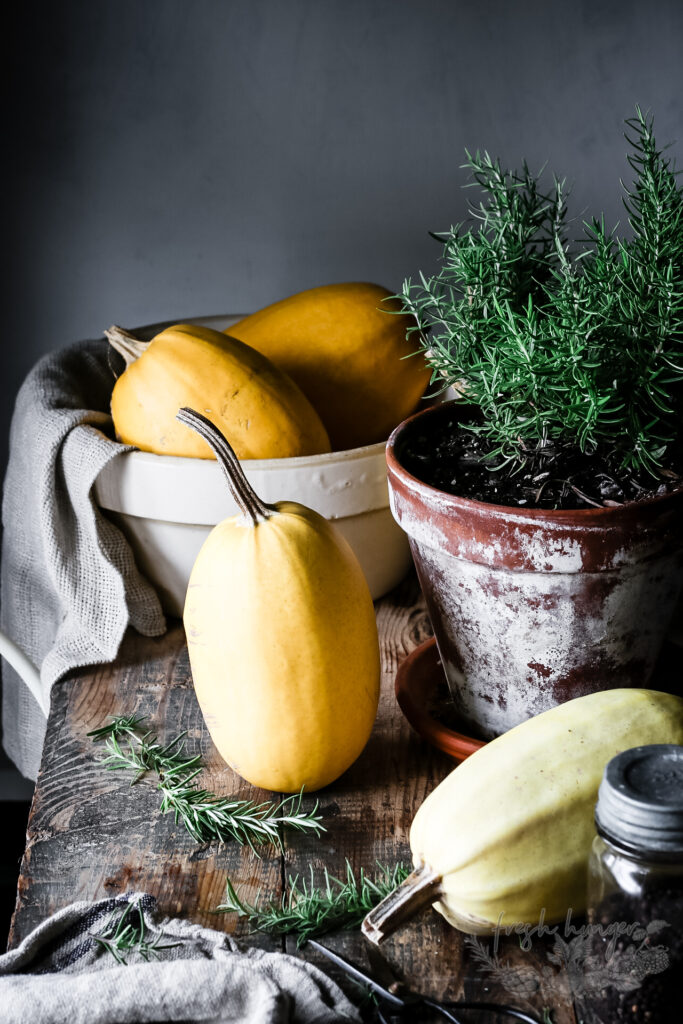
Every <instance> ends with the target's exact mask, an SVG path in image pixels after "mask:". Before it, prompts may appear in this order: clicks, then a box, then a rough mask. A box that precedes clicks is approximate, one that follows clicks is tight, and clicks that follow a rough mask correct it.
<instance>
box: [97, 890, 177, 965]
mask: <svg viewBox="0 0 683 1024" xmlns="http://www.w3.org/2000/svg"><path fill="white" fill-rule="evenodd" d="M90 938H91V939H93V940H94V941H95V942H96V943H97V945H98V946H100V947H101V948H102V949H103V950H105V951H106V952H107V953H109V954H110V955H111V956H113V957H114V959H115V960H116V962H117V963H119V964H123V965H127V964H128V960H127V959H126V954H128V955H130V954H137V955H138V956H141V957H142V958H143V960H158V959H159V951H160V950H163V949H175V948H176V946H179V945H180V943H179V942H162V941H161V935H157V936H156V937H155V938H154V939H152V940H151V941H150V940H149V939H148V937H147V933H146V929H145V919H144V917H143V914H142V910H141V909H140V903H139V900H135V902H132V903H128V904H127V905H126V906H125V908H124V909H123V911H122V912H121V913H119V911H117V910H115V911H114V912H113V913H112V915H111V917H110V918H109V920H108V921H107V923H106V925H105V926H104V928H103V929H102V931H101V932H95V933H93V932H91V933H90Z"/></svg>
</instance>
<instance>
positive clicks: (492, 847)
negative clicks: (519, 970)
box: [363, 689, 683, 942]
mask: <svg viewBox="0 0 683 1024" xmlns="http://www.w3.org/2000/svg"><path fill="white" fill-rule="evenodd" d="M650 743H678V744H681V743H683V700H682V699H681V698H680V697H675V696H672V695H671V694H667V693H659V692H657V691H654V690H639V689H619V690H603V691H602V692H599V693H592V694H589V695H588V696H586V697H577V698H576V699H575V700H570V701H567V703H565V704H560V705H559V706H558V707H556V708H552V709H551V710H550V711H544V712H543V713H542V714H540V715H536V716H535V717H534V718H530V719H529V720H528V721H526V722H523V723H522V724H521V725H518V726H516V727H515V728H514V729H511V730H510V731H509V732H506V733H504V734H503V735H502V736H499V737H498V738H497V739H495V740H493V741H492V742H491V743H488V744H486V746H484V747H482V748H481V749H480V750H477V751H476V752H475V753H474V754H472V755H471V756H470V757H468V758H467V760H466V761H464V762H463V763H462V764H461V765H459V766H458V767H457V768H456V769H455V770H454V771H452V772H451V774H450V775H448V776H447V777H446V779H444V781H443V782H442V783H441V784H440V785H439V786H437V788H436V789H435V790H434V791H433V792H432V793H430V795H429V796H428V797H427V799H426V800H425V801H424V803H423V804H422V806H421V807H420V809H419V810H418V812H417V814H416V815H415V818H414V819H413V824H412V828H411V830H410V847H411V850H412V852H413V863H414V864H415V868H416V870H415V871H414V872H413V874H412V875H410V876H409V878H408V879H407V880H406V881H405V882H404V883H403V884H402V885H401V886H399V887H398V889H396V890H395V891H394V893H392V894H391V895H390V896H388V897H387V899H386V900H384V901H383V902H382V903H381V904H379V906H378V907H376V908H375V909H374V910H373V911H371V912H370V914H368V916H367V917H366V918H365V921H364V922H363V931H364V933H365V935H366V936H367V937H368V938H369V939H370V940H371V941H373V942H379V941H381V940H382V939H383V938H384V937H385V936H386V935H388V934H390V933H391V932H392V931H393V930H394V929H395V928H396V927H398V925H400V924H401V923H402V922H403V921H405V920H408V919H409V918H410V917H411V916H413V915H414V914H415V913H417V912H418V911H419V910H420V909H421V908H422V907H424V906H425V905H426V904H428V903H433V904H434V907H435V909H436V910H438V911H439V913H441V914H443V916H444V917H445V918H446V920H447V921H448V922H449V924H451V925H453V926H454V927H455V928H459V929H460V930H462V931H465V932H474V933H477V932H479V933H483V934H488V933H491V932H493V931H494V930H495V928H496V927H497V926H498V925H500V926H501V927H506V926H509V925H515V924H521V923H526V924H538V922H539V917H540V915H541V913H542V912H543V913H544V919H545V920H546V921H548V922H553V921H561V920H563V919H564V918H565V917H566V915H567V912H568V910H570V909H571V911H572V914H573V915H575V916H578V915H580V914H581V912H582V911H583V910H584V909H585V900H586V872H587V864H588V857H589V854H590V849H591V842H592V837H593V834H594V829H595V826H594V823H593V814H594V810H595V804H596V801H597V797H598V787H599V785H600V781H601V779H602V775H603V772H604V769H605V766H606V765H607V762H608V761H611V759H612V758H613V757H615V756H616V755H617V754H619V753H621V751H622V750H628V749H629V748H631V747H639V746H644V745H647V744H650Z"/></svg>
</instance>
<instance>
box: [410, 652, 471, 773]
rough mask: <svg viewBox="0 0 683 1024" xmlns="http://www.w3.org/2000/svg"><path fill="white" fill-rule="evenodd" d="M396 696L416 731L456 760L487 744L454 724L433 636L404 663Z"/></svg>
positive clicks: (453, 715)
mask: <svg viewBox="0 0 683 1024" xmlns="http://www.w3.org/2000/svg"><path fill="white" fill-rule="evenodd" d="M396 699H397V701H398V704H399V707H400V708H401V711H402V712H403V714H404V715H405V716H406V718H407V719H408V721H409V722H410V724H411V725H412V727H413V729H414V730H415V732H416V733H418V735H420V736H421V737H422V738H423V739H425V740H427V742H428V743H431V744H432V746H434V747H436V748H437V749H438V750H441V751H443V753H444V754H448V756H449V757H452V758H453V760H454V761H464V760H465V758H466V757H469V756H470V754H473V753H474V752H475V750H479V748H480V747H483V746H484V740H476V739H474V738H473V737H471V736H466V735H465V734H464V733H461V732H457V731H456V729H455V728H454V726H455V725H457V722H456V721H455V712H454V710H453V708H452V704H451V702H450V698H449V696H448V684H447V683H446V677H445V675H444V671H443V668H442V667H441V660H440V658H439V652H438V650H437V647H436V641H435V640H434V638H433V637H432V638H431V639H430V640H425V642H424V643H423V644H420V646H419V647H416V648H415V650H414V651H413V652H412V654H409V655H408V657H407V658H406V659H405V661H403V662H402V663H401V665H400V667H399V670H398V672H397V673H396Z"/></svg>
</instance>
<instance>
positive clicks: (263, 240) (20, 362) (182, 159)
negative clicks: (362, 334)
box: [0, 0, 683, 461]
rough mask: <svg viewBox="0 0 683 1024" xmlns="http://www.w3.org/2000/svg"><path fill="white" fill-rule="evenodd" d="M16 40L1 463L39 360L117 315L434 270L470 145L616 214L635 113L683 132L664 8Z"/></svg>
mask: <svg viewBox="0 0 683 1024" xmlns="http://www.w3.org/2000/svg"><path fill="white" fill-rule="evenodd" d="M7 41H8V43H9V48H10V53H9V58H8V59H9V62H10V68H11V74H12V79H11V91H10V95H9V104H8V106H9V109H8V116H7V119H6V128H7V134H6V143H7V146H6V150H5V152H6V156H5V160H4V173H5V177H6V182H5V189H4V196H5V200H6V203H7V213H6V234H5V255H6V257H8V259H7V263H8V265H7V267H6V270H5V273H4V275H3V278H2V280H3V286H4V290H5V296H4V309H3V328H4V329H3V331H2V333H1V334H0V379H1V394H0V445H1V450H2V451H3V456H4V447H5V445H6V439H7V434H8V425H9V416H10V412H11V403H12V400H13V397H14V394H15V393H16V389H17V387H18V386H19V383H20V381H21V379H22V378H23V376H24V375H25V374H26V372H27V370H28V369H29V367H30V366H31V365H32V363H33V362H34V361H35V360H36V359H37V358H38V356H40V355H41V354H42V353H44V352H47V351H49V350H51V349H54V348H57V347H58V346H62V345H65V344H67V343H68V342H70V341H72V340H76V339H78V338H81V337H84V336H92V335H96V334H99V333H100V332H101V331H102V329H103V328H104V327H106V326H108V325H109V324H110V323H111V322H112V321H116V322H119V323H122V324H124V325H127V326H133V325H135V324H141V323H144V322H150V321H155V320H160V319H167V318H174V317H179V318H181V317H186V316H190V315H192V314H202V313H217V312H226V311H236V312H241V311H245V310H251V309H255V308H257V307H258V306H261V305H263V304H265V303H267V302H269V301H272V300H274V299H277V298H279V297H281V296H283V295H286V294H288V293H291V292H294V291H297V290H299V289H303V288H306V287H310V286H312V285H316V284H320V283H323V282H328V281H338V280H353V279H369V280H375V281H378V282H381V283H384V284H386V285H387V286H388V287H390V288H395V287H397V286H398V285H399V283H400V281H401V279H402V278H403V277H404V276H405V275H407V274H414V273H415V271H416V270H417V269H418V268H420V267H429V266H431V265H432V264H433V262H434V260H435V258H436V255H437V247H436V243H434V242H432V241H431V240H430V239H429V238H428V236H427V230H428V229H430V228H431V229H442V228H444V227H445V226H448V225H449V224H450V223H451V222H452V221H455V220H458V219H459V218H461V217H462V216H463V213H464V203H465V194H463V193H462V192H461V191H460V190H459V184H460V183H461V182H462V181H463V180H464V178H463V172H462V171H460V170H459V169H458V167H459V164H460V163H461V161H462V156H463V149H464V147H465V146H467V147H470V148H476V147H486V148H488V149H489V150H490V151H491V152H492V153H494V154H498V155H500V156H501V157H502V158H503V159H504V160H505V161H507V162H509V163H511V164H514V163H515V162H517V163H519V162H520V161H521V159H522V158H523V157H524V156H526V157H527V159H528V160H529V162H530V164H531V165H532V167H533V166H537V165H540V164H541V163H543V162H544V161H545V160H548V161H549V166H550V167H552V168H553V169H556V170H557V171H558V172H559V173H560V174H562V175H567V176H568V178H569V179H570V180H571V181H573V183H574V190H573V191H574V198H573V203H572V207H573V209H574V211H575V212H577V213H580V212H581V210H583V209H584V208H590V209H591V210H601V209H604V210H605V212H606V214H607V216H608V219H609V220H610V221H612V220H614V219H617V218H618V217H620V216H621V209H620V200H619V195H618V179H619V176H620V175H623V174H625V173H626V171H627V168H626V165H625V161H624V142H623V138H622V121H623V119H624V118H625V117H627V116H630V115H631V114H632V112H633V108H634V104H635V103H636V102H638V103H640V104H641V105H643V106H644V107H650V108H652V110H653V112H654V113H655V114H656V125H657V128H658V136H659V138H660V139H661V140H662V141H665V140H667V141H668V140H672V139H681V136H682V135H683V72H682V70H681V49H682V46H681V44H682V42H683V4H682V3H681V2H680V0H655V2H651V3H650V4H649V5H645V4H642V3H626V2H624V0H621V2H619V0H615V2H609V0H607V2H605V0H602V2H600V0H582V2H574V3H571V4H567V3H564V4H559V3H549V2H548V0H527V2H525V0H520V2H517V3H510V2H507V0H478V2H474V0H421V2H420V3H417V2H402V0H144V2H142V3H141V2H140V0H95V2H93V0H60V2H59V3H57V4H54V3H48V2H45V3H38V4H36V3H33V4H25V5H22V10H21V12H20V13H19V15H18V20H17V21H16V23H15V26H14V29H13V32H12V34H10V35H9V36H8V39H7ZM674 152H677V154H678V160H679V163H681V162H683V155H682V147H681V145H680V144H679V145H677V146H676V147H675V150H674ZM0 461H2V459H1V458H0Z"/></svg>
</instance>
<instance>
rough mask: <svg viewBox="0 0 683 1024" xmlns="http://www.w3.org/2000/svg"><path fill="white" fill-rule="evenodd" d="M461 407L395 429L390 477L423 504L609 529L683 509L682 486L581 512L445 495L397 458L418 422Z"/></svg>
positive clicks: (425, 411) (418, 415)
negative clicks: (670, 508) (669, 507)
mask: <svg viewBox="0 0 683 1024" xmlns="http://www.w3.org/2000/svg"><path fill="white" fill-rule="evenodd" d="M458 407H460V408H462V406H461V403H459V402H458V401H450V402H444V403H443V404H442V405H439V406H430V407H429V408H427V409H421V410H419V411H418V412H416V413H413V415H412V416H408V417H407V418H406V419H405V420H403V421H402V422H401V423H399V424H398V426H397V427H395V428H394V430H393V431H392V432H391V434H390V436H389V440H388V441H387V445H386V460H387V469H388V472H389V478H390V479H391V476H392V475H394V476H395V477H396V478H398V479H399V480H401V481H402V483H403V484H404V486H407V487H409V488H410V489H411V490H412V491H414V492H419V494H420V497H421V498H422V499H423V500H430V499H431V502H432V503H434V504H438V505H439V506H440V507H441V508H442V509H443V508H444V507H451V508H452V509H453V510H454V511H455V510H457V509H460V510H463V511H466V510H467V509H470V510H471V511H472V513H474V514H478V515H482V514H484V515H487V516H489V517H490V516H496V517H500V518H504V519H507V520H521V521H524V522H528V523H532V522H536V523H538V524H539V525H540V524H541V523H543V522H547V523H548V524H553V525H555V526H579V525H580V526H583V527H587V526H591V525H593V526H601V527H606V526H608V525H609V524H608V523H607V522H605V520H606V519H611V520H612V522H615V521H616V520H617V519H619V518H621V517H624V516H627V517H629V518H630V517H631V516H634V515H640V514H642V513H646V512H651V513H653V512H657V511H658V510H659V508H660V506H662V505H664V504H672V503H674V504H678V503H680V504H681V506H682V508H683V485H682V486H680V487H678V488H676V489H675V490H673V491H669V492H667V493H666V494H659V495H652V496H651V497H649V498H641V499H638V500H634V501H627V502H624V503H623V504H621V505H616V506H601V507H600V508H581V509H543V508H524V507H522V506H520V505H497V504H495V503H494V502H489V501H479V500H478V499H476V498H465V497H461V496H460V495H457V494H451V493H450V492H449V491H443V490H441V489H440V488H438V487H434V486H433V484H428V483H426V481H424V480H421V479H420V477H418V476H415V475H414V474H413V473H411V472H410V471H409V470H407V469H406V468H405V466H404V465H403V463H402V462H401V461H400V459H399V457H398V453H397V447H398V445H399V444H400V442H401V441H402V440H403V438H404V436H405V434H406V433H407V431H409V430H410V429H411V428H412V426H413V425H414V424H415V422H416V421H417V420H419V419H421V418H423V417H425V416H427V417H428V416H430V415H431V414H436V413H437V412H440V411H442V410H443V409H445V408H453V409H457V408H458Z"/></svg>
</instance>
